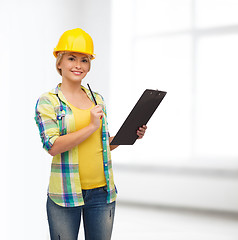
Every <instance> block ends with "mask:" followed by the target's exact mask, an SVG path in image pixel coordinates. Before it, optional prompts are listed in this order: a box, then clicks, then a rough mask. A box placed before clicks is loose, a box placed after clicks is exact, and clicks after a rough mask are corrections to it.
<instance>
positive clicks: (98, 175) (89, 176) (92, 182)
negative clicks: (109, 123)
mask: <svg viewBox="0 0 238 240" xmlns="http://www.w3.org/2000/svg"><path fill="white" fill-rule="evenodd" d="M69 105H70V108H71V109H72V111H73V114H74V118H75V128H76V131H78V130H80V129H82V128H84V127H86V126H88V125H89V123H90V120H91V119H90V110H91V109H92V108H93V107H94V105H92V107H91V108H89V109H79V108H77V107H75V106H73V105H72V104H69ZM102 152H103V147H102V121H101V125H100V127H99V128H98V129H97V130H96V131H95V132H94V133H93V134H92V135H90V136H89V137H88V138H87V139H86V140H84V141H83V142H82V143H80V144H79V145H78V156H79V159H78V162H79V176H80V181H81V186H82V189H92V188H97V187H102V186H105V185H106V179H105V175H104V169H103V153H102Z"/></svg>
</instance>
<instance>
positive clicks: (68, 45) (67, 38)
mask: <svg viewBox="0 0 238 240" xmlns="http://www.w3.org/2000/svg"><path fill="white" fill-rule="evenodd" d="M62 51H68V52H79V53H84V54H87V55H90V56H91V59H94V58H95V54H94V52H93V51H94V47H93V40H92V38H91V37H90V35H89V34H88V33H86V32H85V31H84V30H82V29H81V28H75V29H72V30H68V31H66V32H64V33H63V34H62V36H61V37H60V39H59V42H58V44H57V46H56V48H55V49H54V52H53V54H54V56H55V57H57V53H58V52H62Z"/></svg>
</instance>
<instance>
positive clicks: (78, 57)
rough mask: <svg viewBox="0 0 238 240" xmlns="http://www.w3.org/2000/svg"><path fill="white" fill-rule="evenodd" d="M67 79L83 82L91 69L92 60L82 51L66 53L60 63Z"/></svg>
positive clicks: (64, 77) (63, 76)
mask: <svg viewBox="0 0 238 240" xmlns="http://www.w3.org/2000/svg"><path fill="white" fill-rule="evenodd" d="M58 68H59V69H60V70H61V74H62V78H63V80H66V81H73V82H81V81H82V79H83V78H84V77H85V76H86V75H87V73H88V72H89V70H90V60H89V58H88V56H87V55H85V54H82V53H71V52H69V53H65V54H64V55H63V57H62V60H61V62H60V63H59V65H58Z"/></svg>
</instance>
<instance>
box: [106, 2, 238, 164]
mask: <svg viewBox="0 0 238 240" xmlns="http://www.w3.org/2000/svg"><path fill="white" fill-rule="evenodd" d="M237 10H238V2H237V1H236V0H228V1H227V0H219V1H218V0H197V1H195V0H148V1H142V0H129V1H128V0H122V1H116V0H114V1H113V3H112V31H111V32H112V35H111V37H112V45H111V46H112V56H111V57H112V65H111V69H112V71H111V85H110V92H111V96H110V105H109V108H110V116H109V117H110V126H109V127H110V129H111V133H113V134H115V133H116V132H117V130H118V129H119V127H120V125H121V124H122V123H123V121H124V120H125V117H126V116H127V115H128V113H129V112H130V110H131V109H132V107H133V106H134V104H135V103H136V101H137V100H138V98H139V97H140V95H141V94H142V93H143V91H144V90H145V89H146V88H151V89H157V88H158V89H159V90H163V91H167V92H168V94H167V96H166V97H165V99H164V100H163V102H162V103H161V105H160V106H159V108H158V110H157V111H156V113H155V115H154V116H153V117H152V119H151V120H150V122H149V124H148V127H149V128H148V131H147V134H146V136H145V138H144V139H143V140H140V141H138V142H136V144H135V145H133V146H122V147H121V149H120V151H118V153H117V154H116V155H117V157H118V158H120V163H130V164H134V163H135V164H153V165H154V164H156V165H157V164H173V165H174V164H178V165H180V164H185V165H193V164H198V165H204V166H209V165H211V166H216V167H217V166H234V165H235V164H237V163H236V162H237V161H236V160H235V159H236V158H237V156H238V148H237V144H238V139H237V138H238V137H237V136H238V124H237V123H238V111H237V110H236V109H237V106H236V105H237V103H238V94H236V92H237V85H238V84H237V79H238V44H237V43H238V15H237Z"/></svg>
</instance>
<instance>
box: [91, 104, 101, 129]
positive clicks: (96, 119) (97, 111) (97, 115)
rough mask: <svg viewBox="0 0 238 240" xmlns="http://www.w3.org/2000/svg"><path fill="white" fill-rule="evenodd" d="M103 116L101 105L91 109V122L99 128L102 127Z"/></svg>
mask: <svg viewBox="0 0 238 240" xmlns="http://www.w3.org/2000/svg"><path fill="white" fill-rule="evenodd" d="M102 117H103V110H102V107H101V106H100V105H96V106H95V107H94V108H92V109H91V122H90V124H91V125H92V126H93V127H94V128H95V130H97V129H98V128H99V127H100V123H101V122H100V121H101V120H100V119H102Z"/></svg>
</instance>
